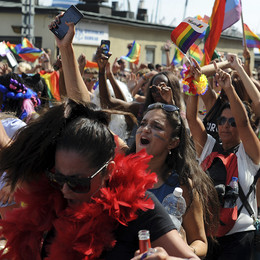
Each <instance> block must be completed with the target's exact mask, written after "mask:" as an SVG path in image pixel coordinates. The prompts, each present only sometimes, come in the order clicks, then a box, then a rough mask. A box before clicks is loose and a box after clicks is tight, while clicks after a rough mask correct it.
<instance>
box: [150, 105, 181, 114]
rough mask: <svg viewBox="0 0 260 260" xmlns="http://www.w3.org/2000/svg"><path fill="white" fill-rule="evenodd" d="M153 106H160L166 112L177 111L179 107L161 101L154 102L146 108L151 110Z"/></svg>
mask: <svg viewBox="0 0 260 260" xmlns="http://www.w3.org/2000/svg"><path fill="white" fill-rule="evenodd" d="M155 108H162V109H163V110H164V111H166V112H175V111H179V108H178V107H177V106H175V105H168V104H163V103H154V104H151V105H149V106H148V110H152V109H155Z"/></svg>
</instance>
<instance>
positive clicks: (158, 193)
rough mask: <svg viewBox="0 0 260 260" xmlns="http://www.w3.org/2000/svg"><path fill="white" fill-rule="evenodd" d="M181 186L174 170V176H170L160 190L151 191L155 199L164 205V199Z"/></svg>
mask: <svg viewBox="0 0 260 260" xmlns="http://www.w3.org/2000/svg"><path fill="white" fill-rule="evenodd" d="M179 186H180V182H179V176H178V174H177V173H176V172H175V171H174V170H173V171H172V174H171V175H170V176H169V178H168V179H167V181H166V182H165V183H164V184H163V185H161V186H160V187H158V188H155V189H150V190H149V191H150V192H152V193H153V194H154V195H155V197H157V199H158V200H159V201H160V202H161V203H162V201H163V199H164V198H165V197H166V196H167V195H168V194H170V193H172V192H173V191H174V189H175V188H176V187H179Z"/></svg>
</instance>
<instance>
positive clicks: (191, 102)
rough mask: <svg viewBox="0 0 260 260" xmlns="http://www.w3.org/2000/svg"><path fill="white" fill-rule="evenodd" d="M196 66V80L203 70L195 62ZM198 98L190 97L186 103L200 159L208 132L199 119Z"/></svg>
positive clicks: (192, 69)
mask: <svg viewBox="0 0 260 260" xmlns="http://www.w3.org/2000/svg"><path fill="white" fill-rule="evenodd" d="M193 61H194V64H195V66H191V70H190V71H191V73H192V74H193V75H194V78H198V77H200V75H201V68H200V66H199V64H198V63H197V62H196V61H195V60H193ZM198 98H199V97H198V96H189V98H188V99H187V101H186V118H187V121H188V124H189V128H190V131H191V135H192V138H193V141H194V144H195V149H196V153H197V156H198V157H200V155H201V153H202V150H203V147H204V145H205V143H206V141H207V132H206V129H205V126H204V125H203V123H202V121H201V119H200V118H199V117H198V103H199V102H198V101H199V99H198Z"/></svg>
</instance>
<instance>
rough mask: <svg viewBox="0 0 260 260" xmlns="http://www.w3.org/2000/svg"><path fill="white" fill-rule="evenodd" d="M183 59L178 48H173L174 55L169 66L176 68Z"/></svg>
mask: <svg viewBox="0 0 260 260" xmlns="http://www.w3.org/2000/svg"><path fill="white" fill-rule="evenodd" d="M183 57H184V54H183V53H182V52H181V51H180V50H179V49H178V48H175V53H174V56H173V59H172V62H171V65H174V66H176V65H177V64H179V63H180V62H181V61H182V59H183Z"/></svg>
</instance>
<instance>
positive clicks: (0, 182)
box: [0, 118, 26, 207]
mask: <svg viewBox="0 0 260 260" xmlns="http://www.w3.org/2000/svg"><path fill="white" fill-rule="evenodd" d="M1 122H2V125H3V127H4V129H5V132H6V134H7V135H8V137H9V138H12V137H13V136H14V134H15V133H16V132H17V131H18V130H19V129H20V128H21V127H24V126H25V125H26V123H25V122H23V121H22V120H20V119H18V118H5V119H2V120H1ZM5 174H6V173H5V172H4V173H3V174H2V176H1V177H0V190H1V189H2V188H3V187H4V185H5V182H4V176H5ZM13 204H15V202H14V201H13V202H11V203H8V202H7V203H5V204H3V203H2V202H1V201H0V207H7V206H11V205H13Z"/></svg>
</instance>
